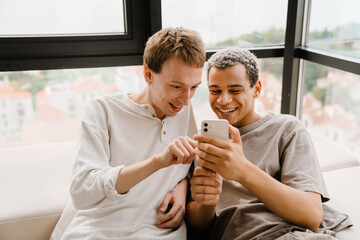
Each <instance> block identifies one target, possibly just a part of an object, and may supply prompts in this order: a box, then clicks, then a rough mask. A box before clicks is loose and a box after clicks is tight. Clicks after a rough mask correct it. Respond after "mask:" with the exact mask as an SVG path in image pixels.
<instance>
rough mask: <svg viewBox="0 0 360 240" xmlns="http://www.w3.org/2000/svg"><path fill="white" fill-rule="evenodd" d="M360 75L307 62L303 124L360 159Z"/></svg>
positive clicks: (312, 131)
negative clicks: (355, 154)
mask: <svg viewBox="0 0 360 240" xmlns="http://www.w3.org/2000/svg"><path fill="white" fill-rule="evenodd" d="M359 91H360V76H359V75H355V74H352V73H348V72H343V71H340V70H337V69H334V68H329V67H326V66H323V65H319V64H316V63H312V62H305V85H304V96H303V108H302V117H301V119H302V122H303V123H304V125H305V127H306V128H307V129H309V131H310V132H311V133H313V134H316V135H317V136H321V138H323V139H326V140H327V141H331V142H333V143H337V144H339V145H342V146H343V147H344V148H347V149H349V150H350V151H352V152H354V153H357V154H358V155H359V156H360V138H359V135H360V95H359Z"/></svg>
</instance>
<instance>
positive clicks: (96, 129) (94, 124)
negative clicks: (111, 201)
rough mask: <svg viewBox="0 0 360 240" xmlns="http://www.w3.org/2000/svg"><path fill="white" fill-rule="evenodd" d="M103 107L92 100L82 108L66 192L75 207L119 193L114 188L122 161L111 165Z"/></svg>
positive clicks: (80, 207)
mask: <svg viewBox="0 0 360 240" xmlns="http://www.w3.org/2000/svg"><path fill="white" fill-rule="evenodd" d="M109 140H110V136H109V130H108V126H107V113H106V108H105V107H104V106H103V104H101V103H100V102H92V103H91V104H89V105H88V106H87V107H86V109H85V114H84V118H83V120H82V122H81V128H80V135H79V139H78V143H77V149H76V155H75V161H74V167H73V178H72V181H71V185H70V194H71V199H72V202H73V204H74V206H75V207H76V208H77V209H89V208H92V207H95V206H96V205H97V204H99V203H101V201H102V200H104V199H105V198H106V197H108V198H116V197H119V196H121V195H120V194H118V193H117V191H116V189H115V182H116V179H117V176H118V173H119V171H120V169H121V168H123V167H124V166H123V165H119V166H116V167H112V166H110V165H109V161H110V147H109Z"/></svg>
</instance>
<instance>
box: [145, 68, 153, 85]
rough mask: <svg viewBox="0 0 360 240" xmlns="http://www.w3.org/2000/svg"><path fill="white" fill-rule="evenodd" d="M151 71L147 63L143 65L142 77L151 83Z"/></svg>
mask: <svg viewBox="0 0 360 240" xmlns="http://www.w3.org/2000/svg"><path fill="white" fill-rule="evenodd" d="M152 77H153V76H152V71H151V69H150V68H149V66H148V65H144V78H145V81H146V82H147V83H148V84H149V85H151V83H152Z"/></svg>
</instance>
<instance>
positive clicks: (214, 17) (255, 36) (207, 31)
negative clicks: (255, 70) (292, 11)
mask: <svg viewBox="0 0 360 240" xmlns="http://www.w3.org/2000/svg"><path fill="white" fill-rule="evenodd" d="M161 8H162V11H161V12H162V27H163V28H165V27H180V26H182V27H186V28H190V29H194V30H197V31H198V32H199V33H200V35H201V36H202V38H203V40H204V41H205V44H206V47H207V49H212V48H223V47H227V46H240V47H252V46H263V45H269V44H284V39H285V28H286V12H287V1H286V0H278V1H267V0H254V1H245V0H197V1H192V0H182V1H177V0H163V1H162V2H161Z"/></svg>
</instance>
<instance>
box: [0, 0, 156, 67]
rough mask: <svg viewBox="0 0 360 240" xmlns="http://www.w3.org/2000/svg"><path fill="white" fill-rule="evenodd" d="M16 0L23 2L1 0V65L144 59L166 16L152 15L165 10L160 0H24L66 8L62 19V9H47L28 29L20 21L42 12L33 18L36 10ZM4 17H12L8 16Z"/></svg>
mask: <svg viewBox="0 0 360 240" xmlns="http://www.w3.org/2000/svg"><path fill="white" fill-rule="evenodd" d="M13 2H14V3H13ZM15 2H16V4H17V5H16V6H18V4H19V3H18V1H10V0H6V3H5V1H2V2H1V3H0V11H1V12H2V13H3V15H4V16H2V14H1V13H0V16H2V17H0V71H17V70H46V69H65V68H90V67H110V66H123V65H126V66H128V65H137V64H141V63H142V52H143V49H144V44H145V41H146V40H147V38H148V36H150V35H151V34H152V33H153V32H156V31H157V30H158V29H160V27H159V26H160V21H159V20H158V19H157V18H156V17H155V16H152V15H151V13H153V14H155V15H156V12H157V11H160V5H159V4H156V3H157V2H158V1H157V0H154V1H142V0H106V1H100V0H91V1H84V0H81V1H80V0H79V1H75V2H74V1H71V5H70V1H69V0H66V1H60V0H48V1H45V0H36V1H35V3H38V4H34V1H31V4H30V3H29V1H25V0H22V1H21V2H22V4H23V6H28V5H30V6H29V8H30V9H39V8H41V9H42V7H44V8H45V9H46V10H48V11H50V12H54V11H55V12H56V13H58V14H64V13H66V16H65V17H63V15H59V18H60V19H61V22H56V19H57V17H56V15H57V14H54V15H52V14H50V13H49V12H47V11H45V13H43V14H45V15H44V16H42V17H41V19H46V21H41V22H42V23H41V24H31V27H28V28H26V29H25V28H24V27H21V28H19V29H18V28H15V27H14V26H17V25H23V24H21V23H25V22H29V23H32V21H38V20H39V18H40V17H39V16H32V18H30V19H28V18H27V16H29V15H32V14H34V15H35V13H33V12H31V11H29V9H27V8H25V7H22V8H21V9H26V10H24V11H22V10H19V8H17V7H16V6H15V7H14V6H13V5H14V4H15ZM40 3H41V4H40ZM39 4H40V6H39ZM121 6H123V7H121ZM69 9H72V10H71V11H70V10H69ZM94 9H95V13H96V14H95V15H94V11H93V10H94ZM108 9H111V10H108ZM43 10H44V9H43ZM19 11H20V12H21V13H22V14H24V15H21V16H22V17H19V14H18V12H19ZM34 11H35V12H37V11H38V10H34ZM84 11H86V12H84ZM4 12H5V13H4ZM97 14H99V15H97ZM104 14H106V17H104V16H103V15H104ZM15 16H16V17H15ZM80 16H82V17H80ZM72 17H75V18H76V21H75V20H74V22H73V24H72V25H69V23H68V22H67V21H68V20H70V19H71V18H72ZM1 18H6V19H5V20H4V21H2V20H3V19H1ZM67 18H68V19H67ZM114 18H115V19H114ZM9 19H12V20H13V21H11V22H10V20H9ZM89 19H93V20H89ZM116 19H117V20H116ZM15 20H16V21H15ZM44 22H46V23H47V22H48V23H49V25H45V24H44ZM64 22H65V23H64ZM110 22H111V23H110ZM8 28H9V29H10V30H7V29H8ZM79 29H81V30H79ZM24 34H25V35H24ZM34 34H37V35H34ZM39 34H41V35H39ZM44 34H45V35H44Z"/></svg>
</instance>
